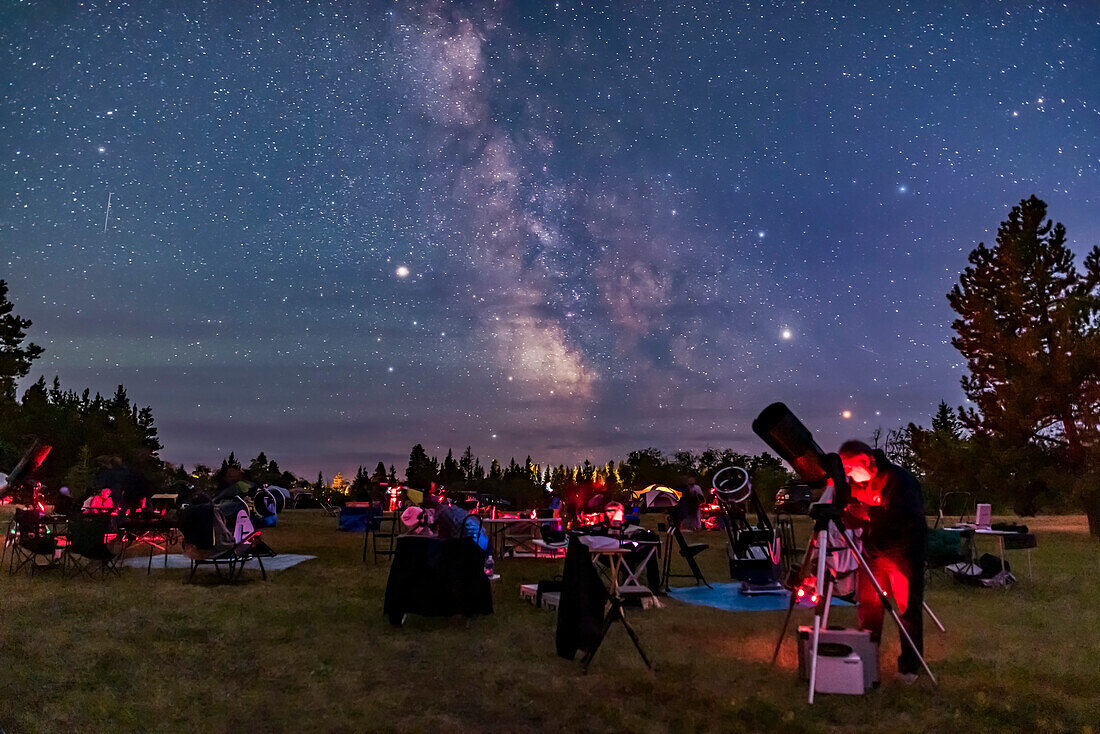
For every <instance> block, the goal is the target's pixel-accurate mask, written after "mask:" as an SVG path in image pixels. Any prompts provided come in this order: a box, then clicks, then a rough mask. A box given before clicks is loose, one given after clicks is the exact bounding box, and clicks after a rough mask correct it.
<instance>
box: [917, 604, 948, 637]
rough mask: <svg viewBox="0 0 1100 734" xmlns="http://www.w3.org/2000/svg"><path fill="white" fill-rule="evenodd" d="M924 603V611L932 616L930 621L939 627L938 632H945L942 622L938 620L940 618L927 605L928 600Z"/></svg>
mask: <svg viewBox="0 0 1100 734" xmlns="http://www.w3.org/2000/svg"><path fill="white" fill-rule="evenodd" d="M923 603H924V611H925V612H927V613H928V616H929V617H931V618H932V621H933V622H935V623H936V626H937V627H939V628H940V632H946V631H947V630H946V629H944V626H943V623H942V622H940V618H939V617H937V616H936V613H935V612H933V611H932V607H930V606H928V602H923Z"/></svg>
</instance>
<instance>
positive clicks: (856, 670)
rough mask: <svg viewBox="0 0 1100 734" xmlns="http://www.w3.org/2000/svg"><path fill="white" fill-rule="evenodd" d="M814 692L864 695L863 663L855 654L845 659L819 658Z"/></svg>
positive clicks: (820, 656) (851, 653) (825, 656)
mask: <svg viewBox="0 0 1100 734" xmlns="http://www.w3.org/2000/svg"><path fill="white" fill-rule="evenodd" d="M814 690H815V691H817V692H818V693H846V694H850V695H854V696H859V695H862V694H863V690H864V689H863V661H862V660H860V659H859V655H856V654H855V653H854V652H850V653H848V654H847V655H846V656H845V657H842V658H841V657H830V656H828V655H818V656H817V679H816V680H815V681H814Z"/></svg>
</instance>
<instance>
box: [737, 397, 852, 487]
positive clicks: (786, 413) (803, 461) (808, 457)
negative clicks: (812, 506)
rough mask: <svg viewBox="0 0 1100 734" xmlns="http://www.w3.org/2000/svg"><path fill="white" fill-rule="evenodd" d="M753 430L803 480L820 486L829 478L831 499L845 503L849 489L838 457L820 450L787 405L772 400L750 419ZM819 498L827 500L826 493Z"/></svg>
mask: <svg viewBox="0 0 1100 734" xmlns="http://www.w3.org/2000/svg"><path fill="white" fill-rule="evenodd" d="M752 431H753V433H755V434H756V435H757V436H759V437H760V438H762V439H763V440H764V443H766V444H768V446H769V447H770V448H771V449H772V450H773V451H775V453H776V454H778V455H779V458H781V459H783V460H784V461H786V462H787V463H788V464H790V465H791V468H792V469H794V471H795V473H796V474H798V476H799V477H800V478H801V479H802V481H803V482H805V483H806V484H808V485H810V486H811V487H814V488H818V489H820V488H824V487H825V486H826V485H827V484H828V482H829V480H832V483H833V491H834V495H833V497H832V500H831V501H832V502H833V504H835V505H836V506H837V507H838V508H843V507H844V506H845V505H847V504H848V500H849V499H850V498H851V490H850V489H849V488H848V480H847V478H846V477H845V475H844V464H843V463H842V462H841V461H840V456H838V455H837V454H827V453H825V452H824V451H822V450H821V447H820V446H818V445H817V442H816V441H814V437H813V434H812V433H810V431H809V429H808V428H806V426H804V425H802V421H800V420H798V418H797V417H796V416H795V414H794V413H792V412H791V410H790V408H788V407H787V406H786V405H784V404H783V403H772V404H771V405H769V406H768V407H766V408H764V410H762V411H761V412H760V415H758V416H757V417H756V420H754V421H753V422H752ZM821 501H822V502H828V501H829V499H828V497H827V495H826V496H823V497H822V498H821Z"/></svg>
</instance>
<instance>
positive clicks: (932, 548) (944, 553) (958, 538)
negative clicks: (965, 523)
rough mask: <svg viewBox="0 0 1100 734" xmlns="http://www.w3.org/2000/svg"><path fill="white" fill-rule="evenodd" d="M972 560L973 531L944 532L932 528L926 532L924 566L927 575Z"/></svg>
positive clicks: (943, 530)
mask: <svg viewBox="0 0 1100 734" xmlns="http://www.w3.org/2000/svg"><path fill="white" fill-rule="evenodd" d="M973 560H974V530H973V529H971V528H966V529H964V530H945V529H944V528H932V529H931V530H929V531H928V551H927V555H926V557H925V566H926V567H927V569H928V573H929V574H932V573H934V572H935V571H941V572H946V569H947V567H948V566H951V565H953V564H956V563H971V562H972V561H973Z"/></svg>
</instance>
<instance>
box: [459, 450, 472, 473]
mask: <svg viewBox="0 0 1100 734" xmlns="http://www.w3.org/2000/svg"><path fill="white" fill-rule="evenodd" d="M458 466H459V468H461V469H462V476H463V478H464V479H465V480H466V481H467V482H469V481H471V480H472V479H473V478H474V452H473V451H472V450H471V447H470V446H467V447H466V450H465V451H463V452H462V458H461V459H459V460H458Z"/></svg>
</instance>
